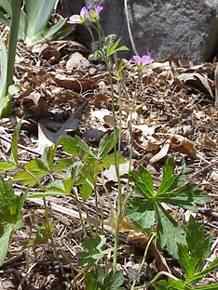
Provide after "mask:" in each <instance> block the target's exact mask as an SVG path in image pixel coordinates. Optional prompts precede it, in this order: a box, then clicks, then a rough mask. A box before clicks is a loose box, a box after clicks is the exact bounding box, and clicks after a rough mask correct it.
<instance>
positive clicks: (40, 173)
mask: <svg viewBox="0 0 218 290" xmlns="http://www.w3.org/2000/svg"><path fill="white" fill-rule="evenodd" d="M48 173H49V172H48V169H47V167H46V166H45V165H44V163H43V162H42V161H41V160H40V159H33V160H31V161H29V162H28V163H27V164H26V165H25V166H24V170H21V171H19V172H17V173H16V174H15V176H14V180H16V181H18V182H20V183H23V184H25V185H28V186H35V185H37V184H39V183H40V181H41V178H42V177H44V176H46V175H47V174H48Z"/></svg>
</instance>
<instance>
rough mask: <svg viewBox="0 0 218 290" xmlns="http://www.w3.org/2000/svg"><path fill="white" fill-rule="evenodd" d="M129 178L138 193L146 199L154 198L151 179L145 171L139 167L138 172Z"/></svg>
mask: <svg viewBox="0 0 218 290" xmlns="http://www.w3.org/2000/svg"><path fill="white" fill-rule="evenodd" d="M131 177H132V179H133V181H134V183H135V186H136V190H137V191H138V192H140V193H143V194H144V196H145V197H146V198H148V199H150V198H152V199H153V198H154V196H155V191H154V186H153V178H152V175H151V174H150V172H149V171H148V170H147V169H145V168H143V167H141V168H140V169H139V170H138V171H136V172H132V174H131Z"/></svg>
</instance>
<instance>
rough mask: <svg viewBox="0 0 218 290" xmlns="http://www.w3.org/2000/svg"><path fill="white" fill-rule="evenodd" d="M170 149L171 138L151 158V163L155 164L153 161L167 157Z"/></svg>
mask: <svg viewBox="0 0 218 290" xmlns="http://www.w3.org/2000/svg"><path fill="white" fill-rule="evenodd" d="M169 149H170V140H167V141H166V142H165V143H164V145H163V147H162V148H161V150H160V151H159V152H158V153H157V154H155V155H154V156H153V157H152V158H151V159H150V163H151V164H153V163H155V162H158V161H159V160H161V159H163V158H165V157H166V156H167V154H168V152H169Z"/></svg>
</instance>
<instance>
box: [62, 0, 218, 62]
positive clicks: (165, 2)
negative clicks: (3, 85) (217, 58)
mask: <svg viewBox="0 0 218 290" xmlns="http://www.w3.org/2000/svg"><path fill="white" fill-rule="evenodd" d="M67 1H68V2H70V5H71V7H70V9H71V10H72V13H71V14H78V12H79V9H80V8H81V7H82V5H84V3H85V4H88V3H96V1H94V0H86V1H83V0H78V1H69V0H63V2H65V4H66V3H67ZM72 2H73V3H74V2H75V5H74V4H73V3H72ZM127 2H128V14H129V20H130V25H131V30H132V34H133V38H134V41H135V44H136V48H137V51H138V52H139V54H142V53H146V52H147V51H149V52H151V53H152V56H153V57H154V58H156V59H165V58H168V57H170V56H175V57H180V58H183V57H184V58H186V59H190V60H192V61H193V62H194V63H199V62H201V61H205V60H209V59H211V58H212V57H213V56H214V55H215V54H216V53H217V50H216V45H217V43H218V37H217V33H216V32H217V31H218V21H217V18H216V14H217V15H218V0H177V1H175V0H149V1H145V0H134V1H132V0H128V1H127ZM101 3H102V4H103V6H104V11H103V13H102V24H103V28H104V30H105V32H106V34H110V33H115V34H117V35H119V37H121V38H122V40H123V42H124V43H125V44H127V45H128V46H129V47H130V48H131V42H130V38H129V33H128V28H127V19H126V15H125V9H124V1H118V0H103V1H101ZM65 9H66V7H65ZM66 11H67V13H66V15H69V7H68V9H67V10H66Z"/></svg>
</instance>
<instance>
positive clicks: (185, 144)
mask: <svg viewBox="0 0 218 290" xmlns="http://www.w3.org/2000/svg"><path fill="white" fill-rule="evenodd" d="M170 148H171V149H172V150H174V151H177V152H180V153H183V154H186V155H188V156H190V157H196V153H197V152H196V149H195V146H194V143H193V142H192V141H190V140H189V139H188V138H186V137H183V136H180V135H174V136H173V137H172V138H171V142H170Z"/></svg>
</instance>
